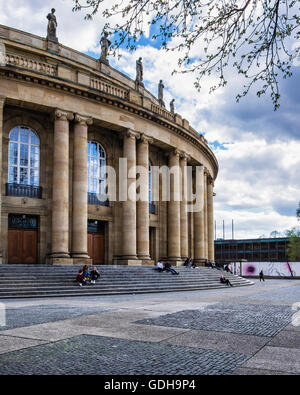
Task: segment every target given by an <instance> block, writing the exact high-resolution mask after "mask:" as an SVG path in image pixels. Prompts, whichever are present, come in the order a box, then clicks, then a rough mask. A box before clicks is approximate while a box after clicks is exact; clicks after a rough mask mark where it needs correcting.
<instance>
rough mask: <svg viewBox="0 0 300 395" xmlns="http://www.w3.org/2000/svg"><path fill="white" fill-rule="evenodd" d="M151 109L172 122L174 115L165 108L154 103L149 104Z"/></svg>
mask: <svg viewBox="0 0 300 395" xmlns="http://www.w3.org/2000/svg"><path fill="white" fill-rule="evenodd" d="M151 111H153V112H154V113H155V114H158V115H160V116H162V117H164V118H167V119H169V120H170V121H172V122H174V115H173V114H172V113H171V112H170V111H168V110H166V109H165V108H163V107H161V106H157V105H156V104H153V103H152V104H151Z"/></svg>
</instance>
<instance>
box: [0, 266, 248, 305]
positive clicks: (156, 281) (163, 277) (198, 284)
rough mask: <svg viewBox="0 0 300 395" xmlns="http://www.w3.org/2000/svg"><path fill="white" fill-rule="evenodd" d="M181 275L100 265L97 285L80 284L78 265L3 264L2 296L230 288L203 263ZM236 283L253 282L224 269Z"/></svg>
mask: <svg viewBox="0 0 300 395" xmlns="http://www.w3.org/2000/svg"><path fill="white" fill-rule="evenodd" d="M175 269H176V271H178V272H179V273H180V275H179V276H176V275H172V274H171V273H168V272H162V273H159V272H157V271H156V270H154V269H153V267H149V266H109V265H105V266H98V270H99V271H100V273H101V278H100V279H99V280H98V281H97V282H96V284H95V285H92V284H91V285H86V286H83V287H79V285H78V284H77V283H76V282H75V278H76V274H77V272H78V270H79V267H78V266H50V265H49V266H48V265H0V299H9V298H31V297H32V298H33V297H57V296H59V297H66V296H81V295H84V296H95V295H117V294H138V293H154V292H172V291H193V290H202V289H218V288H226V287H227V286H226V285H224V284H221V283H220V281H219V278H220V274H221V271H219V270H216V269H209V268H205V267H199V268H196V269H192V268H191V269H190V268H186V267H183V266H182V267H176V268H175ZM223 274H224V276H225V278H228V279H229V280H230V282H231V283H232V284H233V286H234V287H242V286H247V285H252V284H253V282H251V281H249V280H247V279H245V278H241V277H238V276H234V275H232V274H228V273H223Z"/></svg>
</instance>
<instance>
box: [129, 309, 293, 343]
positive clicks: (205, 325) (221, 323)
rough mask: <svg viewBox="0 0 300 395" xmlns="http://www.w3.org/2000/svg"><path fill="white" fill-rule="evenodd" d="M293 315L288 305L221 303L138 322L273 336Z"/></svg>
mask: <svg viewBox="0 0 300 395" xmlns="http://www.w3.org/2000/svg"><path fill="white" fill-rule="evenodd" d="M292 315H293V312H292V311H291V309H290V307H286V306H273V305H257V304H238V303H217V304H215V305H211V306H207V307H206V308H205V309H201V310H184V311H179V312H177V313H173V314H166V315H164V316H161V317H158V318H154V319H146V320H141V321H137V322H136V323H139V324H145V325H158V326H166V327H175V328H185V329H197V330H205V331H216V332H229V333H236V334H244V335H253V336H270V337H272V336H275V335H276V334H277V333H279V332H280V331H281V330H282V329H283V328H284V327H285V326H287V325H288V324H289V323H290V322H291V318H292Z"/></svg>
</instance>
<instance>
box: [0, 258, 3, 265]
mask: <svg viewBox="0 0 300 395" xmlns="http://www.w3.org/2000/svg"><path fill="white" fill-rule="evenodd" d="M2 263H3V260H2V256H0V265H2Z"/></svg>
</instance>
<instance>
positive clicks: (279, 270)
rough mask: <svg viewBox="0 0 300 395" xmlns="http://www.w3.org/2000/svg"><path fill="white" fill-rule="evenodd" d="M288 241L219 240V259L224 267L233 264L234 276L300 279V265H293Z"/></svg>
mask: <svg viewBox="0 0 300 395" xmlns="http://www.w3.org/2000/svg"><path fill="white" fill-rule="evenodd" d="M288 244H289V238H288V237H277V238H261V239H243V240H223V239H221V240H220V239H218V240H215V259H216V263H217V264H218V265H220V266H224V265H227V264H230V266H231V269H232V271H233V272H234V274H238V275H242V276H246V277H258V275H259V273H260V271H261V270H263V273H264V275H265V276H269V277H288V278H292V277H294V278H296V277H299V276H300V262H289V260H288V256H287V248H288Z"/></svg>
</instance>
